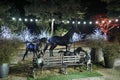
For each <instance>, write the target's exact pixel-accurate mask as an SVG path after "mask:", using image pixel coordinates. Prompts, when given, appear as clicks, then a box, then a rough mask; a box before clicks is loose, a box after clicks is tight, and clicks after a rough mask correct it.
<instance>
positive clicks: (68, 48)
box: [66, 44, 71, 52]
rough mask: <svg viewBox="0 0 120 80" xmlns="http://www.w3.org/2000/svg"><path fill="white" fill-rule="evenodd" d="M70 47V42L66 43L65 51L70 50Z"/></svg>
mask: <svg viewBox="0 0 120 80" xmlns="http://www.w3.org/2000/svg"><path fill="white" fill-rule="evenodd" d="M70 47H71V44H67V45H66V52H67V51H70Z"/></svg>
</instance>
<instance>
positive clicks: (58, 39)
mask: <svg viewBox="0 0 120 80" xmlns="http://www.w3.org/2000/svg"><path fill="white" fill-rule="evenodd" d="M74 33H78V34H79V31H78V29H77V28H76V27H72V28H71V29H70V30H69V31H68V32H67V33H66V34H65V35H64V36H52V37H50V38H49V39H48V40H47V43H46V46H45V48H44V50H43V52H44V53H45V51H46V50H47V48H48V46H49V45H50V49H49V52H50V56H53V50H54V48H55V47H56V46H57V45H60V46H66V51H70V46H71V44H72V43H73V42H74V41H73V40H72V36H73V34H74Z"/></svg>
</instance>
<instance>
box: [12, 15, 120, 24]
mask: <svg viewBox="0 0 120 80" xmlns="http://www.w3.org/2000/svg"><path fill="white" fill-rule="evenodd" d="M12 20H13V21H16V20H18V21H22V18H18V19H17V18H15V17H12ZM23 20H24V21H30V22H33V21H36V22H38V21H41V20H38V19H34V18H33V19H32V18H31V19H27V18H23ZM48 21H55V19H54V18H53V19H49V20H48ZM106 21H107V25H108V22H109V23H111V24H113V22H114V23H117V22H119V19H108V18H100V19H96V20H95V21H94V22H93V21H88V24H93V23H95V24H98V25H99V24H100V23H101V24H106ZM61 22H62V23H65V24H66V23H67V24H69V23H70V21H69V20H62V21H61ZM75 23H77V24H84V25H85V24H87V22H86V21H83V22H81V21H80V20H78V21H77V22H76V21H72V24H75Z"/></svg>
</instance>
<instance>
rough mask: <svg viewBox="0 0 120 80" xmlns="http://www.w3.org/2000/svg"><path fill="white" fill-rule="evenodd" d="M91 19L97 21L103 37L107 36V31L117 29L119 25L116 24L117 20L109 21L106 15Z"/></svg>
mask: <svg viewBox="0 0 120 80" xmlns="http://www.w3.org/2000/svg"><path fill="white" fill-rule="evenodd" d="M93 18H94V19H95V20H97V21H98V22H97V25H98V27H100V29H101V30H102V31H103V32H104V34H105V36H107V33H108V31H109V30H111V29H113V28H114V27H118V26H119V25H120V24H119V23H118V21H119V20H118V19H115V20H114V19H111V20H109V19H108V17H107V16H106V15H96V16H94V17H93Z"/></svg>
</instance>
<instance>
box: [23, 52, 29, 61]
mask: <svg viewBox="0 0 120 80" xmlns="http://www.w3.org/2000/svg"><path fill="white" fill-rule="evenodd" d="M27 54H28V50H26V51H25V54H24V55H23V59H22V61H24V59H25V56H26V55H27Z"/></svg>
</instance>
